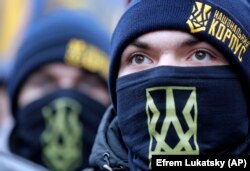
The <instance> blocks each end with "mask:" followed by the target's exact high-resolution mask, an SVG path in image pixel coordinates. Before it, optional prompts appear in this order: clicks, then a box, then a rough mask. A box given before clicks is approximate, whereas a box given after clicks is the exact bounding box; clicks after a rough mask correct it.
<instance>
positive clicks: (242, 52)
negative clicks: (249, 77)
mask: <svg viewBox="0 0 250 171" xmlns="http://www.w3.org/2000/svg"><path fill="white" fill-rule="evenodd" d="M246 51H247V49H246V48H245V47H244V46H242V47H241V49H240V51H239V55H238V59H239V61H240V62H242V60H243V59H242V56H243V55H244V54H245V53H246Z"/></svg>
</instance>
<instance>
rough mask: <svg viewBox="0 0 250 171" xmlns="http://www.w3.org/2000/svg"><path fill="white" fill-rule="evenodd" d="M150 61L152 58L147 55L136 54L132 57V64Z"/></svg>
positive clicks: (148, 62)
mask: <svg viewBox="0 0 250 171" xmlns="http://www.w3.org/2000/svg"><path fill="white" fill-rule="evenodd" d="M150 63H152V60H151V59H150V58H149V57H147V56H145V55H141V54H135V55H133V56H132V57H131V58H130V64H131V65H140V64H150Z"/></svg>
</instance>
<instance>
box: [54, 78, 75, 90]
mask: <svg viewBox="0 0 250 171" xmlns="http://www.w3.org/2000/svg"><path fill="white" fill-rule="evenodd" d="M75 85H76V81H75V79H74V78H73V77H69V76H64V77H61V78H60V79H59V82H58V86H59V87H60V88H64V89H68V88H74V87H75Z"/></svg>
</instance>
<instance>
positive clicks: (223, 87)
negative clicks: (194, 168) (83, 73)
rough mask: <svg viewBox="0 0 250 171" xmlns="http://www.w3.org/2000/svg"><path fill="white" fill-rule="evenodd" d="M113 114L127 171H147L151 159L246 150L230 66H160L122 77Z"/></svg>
mask: <svg viewBox="0 0 250 171" xmlns="http://www.w3.org/2000/svg"><path fill="white" fill-rule="evenodd" d="M117 113H118V120H119V126H120V129H121V133H122V136H123V139H124V141H125V144H126V145H127V146H128V149H129V165H130V167H131V169H132V170H137V169H138V168H139V170H140V169H142V170H148V169H149V168H150V167H151V161H150V160H151V158H152V155H187V154H190V155H192V154H195V155H196V154H244V153H246V151H247V149H248V148H249V138H247V137H248V134H249V132H248V130H249V116H248V113H247V104H246V99H245V95H244V92H243V90H242V87H241V84H240V82H239V80H238V77H237V75H236V74H235V73H234V72H233V71H232V70H231V68H230V67H229V66H213V67H170V66H169V67H168V66H163V67H157V68H153V69H149V70H145V71H141V72H138V73H134V74H130V75H127V76H124V77H121V78H119V79H118V81H117Z"/></svg>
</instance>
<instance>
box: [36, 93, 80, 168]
mask: <svg viewBox="0 0 250 171" xmlns="http://www.w3.org/2000/svg"><path fill="white" fill-rule="evenodd" d="M80 111H81V105H80V104H79V102H77V101H75V100H74V99H71V98H67V97H64V98H60V99H56V100H54V101H53V102H51V104H49V105H48V106H46V107H44V108H43V109H42V113H43V117H44V119H45V121H46V122H45V131H44V132H43V134H42V136H41V142H42V144H43V150H42V155H43V160H44V161H45V163H46V164H47V166H48V167H49V168H50V169H52V170H54V171H73V170H74V169H75V168H77V167H79V165H80V164H81V161H82V160H83V159H82V158H81V154H82V139H81V136H82V134H83V133H82V125H81V123H80V121H79V115H80Z"/></svg>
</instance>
